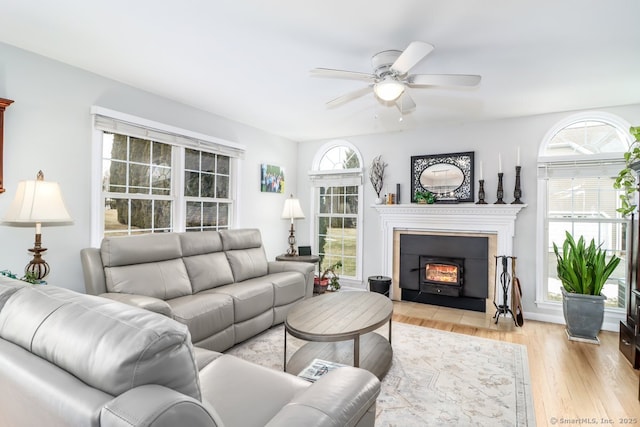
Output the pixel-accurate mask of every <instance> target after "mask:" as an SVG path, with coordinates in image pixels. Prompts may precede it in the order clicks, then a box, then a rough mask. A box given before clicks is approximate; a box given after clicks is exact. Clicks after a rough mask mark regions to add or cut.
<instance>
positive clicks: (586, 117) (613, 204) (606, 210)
mask: <svg viewBox="0 0 640 427" xmlns="http://www.w3.org/2000/svg"><path fill="white" fill-rule="evenodd" d="M628 129H629V125H628V124H627V123H625V122H624V121H622V120H621V119H620V118H618V117H616V116H613V115H610V114H604V113H597V112H592V113H584V114H579V115H574V116H571V117H569V118H567V119H566V120H563V121H562V122H560V123H558V124H557V125H556V126H554V127H553V128H552V129H551V130H550V131H549V132H548V133H547V135H546V136H545V138H544V139H543V140H542V143H541V145H540V150H539V152H538V213H539V215H538V218H539V221H540V224H539V225H540V227H541V228H539V229H540V230H543V232H542V233H539V234H538V239H539V241H538V247H539V248H541V249H540V250H539V251H538V257H539V261H540V262H539V263H538V265H539V266H541V267H542V269H543V273H542V274H538V275H537V276H538V283H537V301H538V303H545V302H559V301H562V295H561V291H560V289H561V283H560V281H559V280H558V279H557V272H556V257H555V254H554V252H553V243H554V242H555V243H556V244H557V245H558V247H561V246H562V243H563V242H564V239H565V232H566V231H568V232H570V233H571V234H572V235H573V236H574V237H575V238H576V240H577V239H578V238H579V236H584V238H585V240H586V241H587V242H589V241H591V239H595V242H596V244H601V245H602V248H603V249H605V250H606V251H607V252H608V253H609V254H616V255H618V256H619V257H621V258H622V259H623V261H622V262H621V263H620V264H619V266H618V268H617V269H616V271H615V272H614V273H613V274H612V275H611V277H610V279H609V280H608V281H607V283H606V285H605V287H604V290H603V293H604V294H605V295H606V296H607V300H606V303H605V304H606V307H608V308H609V309H620V310H622V309H623V307H625V287H626V283H627V277H626V261H625V258H626V248H627V241H626V240H627V227H628V226H629V222H628V220H627V219H626V218H624V217H622V216H621V214H620V213H618V212H617V211H616V209H617V208H619V207H620V200H619V195H620V192H619V191H618V190H615V189H614V188H613V181H614V180H615V177H616V175H617V173H618V171H619V170H620V169H621V168H623V167H624V158H623V153H624V152H625V151H627V149H628V148H629V145H630V144H631V143H632V141H631V135H630V134H629V133H628Z"/></svg>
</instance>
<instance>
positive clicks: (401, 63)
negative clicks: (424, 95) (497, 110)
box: [311, 41, 481, 112]
mask: <svg viewBox="0 0 640 427" xmlns="http://www.w3.org/2000/svg"><path fill="white" fill-rule="evenodd" d="M432 50H433V46H432V45H430V44H429V43H425V42H421V41H414V42H411V43H410V44H409V46H407V48H406V49H405V50H404V51H399V50H385V51H383V52H379V53H377V54H375V55H373V57H372V58H371V65H372V66H373V73H361V72H357V71H345V70H334V69H331V68H314V69H313V70H311V73H312V74H313V75H316V76H319V77H333V78H340V79H352V80H362V81H365V82H368V83H370V84H369V85H368V86H366V87H364V88H362V89H358V90H356V91H353V92H350V93H347V94H345V95H342V96H339V97H338V98H335V99H332V100H331V101H329V102H327V106H329V107H335V106H337V105H340V104H343V103H345V102H348V101H351V100H354V99H356V98H359V97H361V96H363V95H366V94H367V93H369V92H370V91H371V90H372V89H373V93H374V94H375V95H376V97H377V98H378V99H380V100H381V101H383V102H389V103H390V102H394V103H395V105H396V106H397V107H398V109H399V110H400V111H401V112H408V111H411V110H413V109H414V108H415V107H416V103H415V102H414V101H413V99H412V98H411V96H409V94H408V93H407V90H406V89H407V87H410V88H420V87H429V86H476V85H477V84H478V83H480V79H481V77H480V76H477V75H470V74H407V73H408V72H409V70H411V68H413V67H414V66H415V65H416V64H417V63H418V62H420V61H421V60H422V59H423V58H424V57H425V56H427V55H428V54H429V53H431V51H432Z"/></svg>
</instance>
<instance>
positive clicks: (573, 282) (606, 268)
mask: <svg viewBox="0 0 640 427" xmlns="http://www.w3.org/2000/svg"><path fill="white" fill-rule="evenodd" d="M553 252H554V253H555V255H556V259H557V262H558V265H557V272H558V279H559V280H560V281H561V282H562V309H563V313H564V319H565V323H566V325H567V329H566V330H567V335H568V337H569V339H570V340H576V341H586V342H591V343H596V344H599V343H600V340H599V339H598V333H599V332H600V329H601V328H602V322H603V321H604V300H605V299H606V298H607V297H606V296H604V295H602V288H603V287H604V285H605V283H606V282H607V279H609V276H611V274H612V273H613V272H614V270H615V269H616V267H617V266H618V264H619V263H620V258H618V257H617V256H616V255H612V256H611V258H610V259H609V261H607V259H606V258H607V256H606V252H605V251H604V250H603V249H602V248H601V247H600V246H596V244H595V241H594V239H591V242H590V243H589V245H587V244H586V243H585V239H584V236H580V238H579V239H578V241H577V242H576V241H575V239H574V238H573V236H572V235H571V233H569V232H568V231H567V232H565V240H564V242H563V244H562V252H560V249H559V248H558V246H557V245H556V244H555V242H554V243H553Z"/></svg>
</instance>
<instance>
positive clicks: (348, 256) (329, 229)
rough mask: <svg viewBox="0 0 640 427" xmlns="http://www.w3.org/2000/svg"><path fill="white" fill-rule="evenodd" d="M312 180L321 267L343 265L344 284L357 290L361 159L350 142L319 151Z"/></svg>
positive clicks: (316, 239)
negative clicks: (355, 287)
mask: <svg viewBox="0 0 640 427" xmlns="http://www.w3.org/2000/svg"><path fill="white" fill-rule="evenodd" d="M309 178H310V179H311V183H312V188H313V193H314V194H313V197H312V200H313V205H314V206H313V212H314V233H313V234H314V235H313V245H314V248H315V250H316V251H317V253H318V255H320V259H321V261H320V266H321V268H322V269H324V268H327V267H328V266H330V265H334V264H336V263H337V262H340V263H341V264H342V266H341V267H340V268H339V269H337V270H336V271H337V272H338V273H339V276H340V279H341V280H340V281H341V284H343V285H344V284H347V285H349V284H351V285H356V286H357V285H359V284H361V282H362V261H361V251H362V226H361V225H362V157H361V156H360V153H359V152H358V150H357V149H356V148H355V147H354V146H353V145H352V144H350V143H349V142H347V141H332V142H330V143H328V144H325V145H324V146H323V147H321V148H320V150H318V153H317V154H316V157H315V159H314V161H313V165H312V171H311V172H310V173H309ZM350 281H353V282H352V283H349V282H350Z"/></svg>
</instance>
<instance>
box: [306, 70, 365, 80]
mask: <svg viewBox="0 0 640 427" xmlns="http://www.w3.org/2000/svg"><path fill="white" fill-rule="evenodd" d="M311 74H313V75H315V76H318V77H332V78H336V79H351V80H364V81H365V82H373V81H375V79H376V76H375V75H373V74H369V73H360V72H357V71H345V70H334V69H332V68H314V69H313V70H311Z"/></svg>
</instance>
